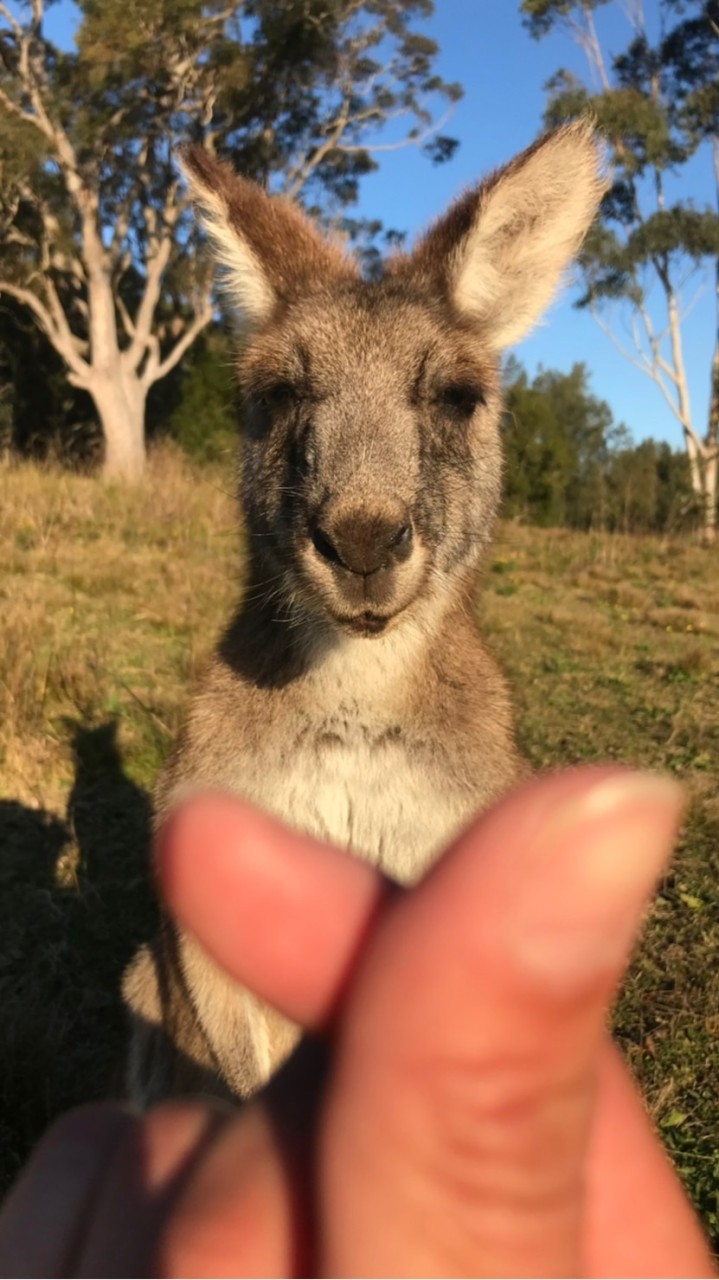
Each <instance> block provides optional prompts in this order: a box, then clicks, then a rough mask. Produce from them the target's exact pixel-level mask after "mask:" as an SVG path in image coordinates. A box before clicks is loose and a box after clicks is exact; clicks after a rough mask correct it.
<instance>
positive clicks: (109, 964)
mask: <svg viewBox="0 0 719 1280" xmlns="http://www.w3.org/2000/svg"><path fill="white" fill-rule="evenodd" d="M69 727H70V729H71V732H72V747H73V753H74V764H75V780H74V783H73V787H72V791H71V794H70V798H69V802H68V810H67V816H66V820H65V821H64V822H63V821H60V820H59V819H58V818H57V817H56V816H54V815H52V814H48V813H45V812H42V811H40V810H36V809H29V808H27V807H26V806H25V805H22V804H20V803H19V802H17V801H13V800H0V1028H1V1031H0V1151H2V1155H1V1156H0V1180H1V1181H0V1189H4V1187H5V1186H6V1185H7V1183H8V1182H9V1181H10V1179H11V1178H12V1177H13V1176H14V1174H15V1173H16V1171H17V1169H18V1168H19V1167H20V1165H21V1164H22V1163H23V1162H24V1160H25V1158H26V1156H27V1153H28V1151H29V1149H30V1147H31V1146H32V1145H33V1143H34V1142H35V1141H36V1139H37V1138H38V1137H39V1135H40V1134H41V1133H42V1131H43V1130H44V1129H45V1127H46V1126H47V1124H48V1123H49V1122H50V1121H51V1120H52V1119H53V1118H54V1117H55V1116H56V1115H57V1114H58V1113H59V1112H61V1111H64V1110H65V1109H66V1108H67V1107H70V1106H72V1105H74V1104H76V1103H79V1102H85V1101H88V1100H89V1099H91V1098H96V1097H101V1096H103V1095H104V1094H107V1093H108V1092H110V1091H112V1090H113V1089H116V1082H117V1073H118V1068H119V1066H120V1064H121V1060H122V1056H123V1053H124V1042H125V1017H124V1012H123V1007H122V1004H121V1001H120V997H119V984H120V976H121V974H122V970H123V968H124V966H125V964H126V962H127V960H128V959H129V958H130V955H131V954H132V951H133V949H134V947H135V945H136V943H137V941H139V940H141V939H144V938H146V937H148V935H149V934H150V933H151V932H152V931H153V928H154V922H155V908H154V904H153V900H152V894H151V891H150V887H149V882H148V877H147V850H148V844H149V838H150V801H149V797H148V796H147V794H146V793H145V792H144V791H143V790H142V789H141V788H140V787H138V786H136V785H135V783H133V782H132V781H131V779H129V778H128V777H127V776H126V774H125V773H124V770H123V766H122V761H121V758H120V753H119V750H118V746H117V726H116V724H115V722H114V721H110V722H108V723H106V724H102V725H99V726H93V727H87V726H83V725H81V724H79V723H73V724H71V725H70V726H69Z"/></svg>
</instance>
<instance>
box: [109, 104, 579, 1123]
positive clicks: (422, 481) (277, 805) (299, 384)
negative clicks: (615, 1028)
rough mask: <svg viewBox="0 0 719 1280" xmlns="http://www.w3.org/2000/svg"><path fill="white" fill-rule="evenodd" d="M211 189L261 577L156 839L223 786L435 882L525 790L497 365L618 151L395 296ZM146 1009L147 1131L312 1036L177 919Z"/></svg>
mask: <svg viewBox="0 0 719 1280" xmlns="http://www.w3.org/2000/svg"><path fill="white" fill-rule="evenodd" d="M185 167H186V171H187V175H188V180H189V182H190V185H191V188H192V193H193V197H194V201H195V204H196V207H197V209H198V211H199V216H200V218H201V221H202V223H203V225H204V228H205V231H206V233H207V235H208V238H209V241H210V244H211V246H212V248H213V250H214V253H215V255H216V258H217V260H218V263H219V266H220V268H221V272H222V284H223V288H224V291H225V295H226V298H227V300H228V303H229V306H230V308H231V310H232V313H233V315H234V318H235V320H236V324H237V330H238V335H239V347H240V354H239V364H238V374H239V380H240V385H241V388H242V391H243V394H244V397H245V413H244V423H245V427H244V433H243V441H242V450H243V451H242V470H241V497H240V502H241V508H242V512H243V515H244V522H245V526H246V535H247V568H246V581H245V586H244V590H243V593H242V598H241V599H240V602H239V605H238V607H237V610H236V613H235V614H234V617H233V618H232V620H231V622H230V623H229V626H228V627H227V630H226V631H225V633H224V635H223V636H222V638H221V640H220V642H219V644H218V646H217V649H216V651H215V654H214V657H213V659H212V661H211V662H210V665H209V669H208V670H207V672H206V675H205V677H204V681H203V683H202V684H201V685H200V688H199V690H198V692H197V693H196V694H195V697H194V700H193V701H192V703H191V706H190V710H189V717H188V720H187V725H186V728H185V730H184V733H183V735H182V737H181V738H180V741H179V743H178V744H177V747H176V749H175V751H174V754H173V755H172V757H171V759H170V761H169V763H168V765H167V767H166V769H165V771H164V773H163V775H162V777H161V779H160V783H159V787H158V790H157V795H156V809H157V819H158V822H161V821H162V819H163V817H164V816H165V815H166V814H167V813H168V811H169V809H170V808H171V807H172V806H173V805H175V804H176V803H177V802H178V800H179V799H180V798H181V797H182V795H183V794H185V793H187V792H188V791H190V790H197V789H198V788H225V789H227V790H229V791H232V792H235V793H237V794H238V795H241V796H244V797H246V798H248V799H250V800H252V801H254V802H255V803H257V804H259V805H261V806H263V807H264V808H265V809H266V810H268V811H269V812H270V813H272V814H275V815H276V816H277V817H278V818H281V819H283V820H284V821H285V822H287V823H288V824H291V825H292V826H293V827H295V828H298V829H300V830H302V831H305V832H310V833H312V834H314V835H316V836H318V837H321V838H322V839H324V840H328V841H332V842H333V843H334V844H337V845H340V846H342V847H344V848H347V849H351V850H352V851H353V852H354V853H356V854H357V855H358V856H360V857H363V858H366V859H368V860H369V861H370V862H371V863H373V864H374V865H375V866H377V867H379V868H381V870H382V871H383V872H385V873H386V874H387V875H388V876H391V877H393V878H394V879H395V880H397V881H398V882H400V883H402V884H411V883H412V882H414V881H416V880H417V878H418V877H420V876H421V875H422V873H423V872H424V871H425V869H426V868H427V867H428V865H429V864H430V863H431V861H432V859H433V858H435V857H436V855H437V854H438V853H439V852H440V851H441V850H442V849H443V848H444V847H445V846H446V845H447V843H448V842H449V840H450V839H451V838H452V836H453V835H454V834H455V833H456V832H458V831H459V830H460V829H461V828H462V827H463V825H465V824H466V823H467V822H468V821H469V820H470V819H471V818H472V817H473V816H474V815H475V814H476V813H478V812H479V811H480V810H482V809H485V808H486V807H487V806H488V805H489V804H491V802H492V801H494V800H495V799H496V798H497V797H498V796H499V795H501V794H502V793H503V792H504V791H506V790H507V789H508V788H509V787H510V786H511V785H512V783H513V782H514V781H515V779H516V778H517V777H518V775H519V774H520V772H521V771H522V769H523V766H522V764H521V761H520V757H519V754H518V751H517V748H516V746H515V741H514V734H513V725H512V713H511V707H510V699H509V696H508V692H507V687H506V685H505V681H504V679H503V677H502V675H501V674H500V672H499V670H498V668H497V667H496V666H495V663H494V661H493V660H492V659H491V658H490V657H489V655H488V654H487V652H486V651H485V649H484V647H483V644H482V641H481V639H480V635H479V632H478V629H477V623H476V620H475V616H474V598H475V589H476V579H477V571H478V566H479V564H480V560H481V557H482V555H483V552H484V551H485V549H486V547H487V545H488V542H489V540H490V537H491V533H492V528H493V524H494V520H495V516H496V513H497V508H498V504H499V500H500V492H501V471H502V460H501V444H500V415H501V386H500V373H499V360H500V354H501V352H502V351H503V349H504V348H506V347H507V346H508V345H510V344H512V343H514V342H516V341H517V340H518V339H519V338H521V337H522V336H523V335H524V334H525V333H526V332H527V330H528V329H529V328H530V327H531V325H532V324H533V323H534V322H535V321H536V320H537V319H538V317H539V316H540V314H541V312H542V311H543V310H544V308H545V307H546V305H547V304H548V303H549V302H550V300H551V297H552V295H553V293H554V291H555V289H556V287H557V285H558V283H559V281H560V278H561V276H562V273H563V271H564V269H565V267H566V266H567V264H568V263H569V261H570V260H571V258H572V257H573V256H574V255H575V254H576V252H577V250H578V248H579V246H580V244H581V241H582V238H583V236H584V233H585V232H586V230H587V227H588V226H589V224H590V222H591V221H592V219H593V217H594V214H595V212H596V209H597V205H598V202H599V200H600V198H601V195H602V192H603V182H602V177H601V172H600V169H601V162H600V155H599V151H598V147H597V144H596V140H595V138H594V135H593V132H592V129H591V127H590V126H589V125H588V124H586V123H581V122H579V123H573V124H570V125H566V126H564V127H562V128H560V129H558V130H557V131H555V132H554V133H551V134H549V135H547V136H545V137H544V138H543V139H541V140H540V141H539V142H537V143H535V144H534V145H533V146H531V147H529V149H528V150H526V151H524V152H523V153H522V154H521V155H519V156H517V157H516V158H515V159H514V160H512V161H511V163H510V164H508V165H507V166H506V167H505V168H503V169H500V170H499V171H498V172H496V173H494V174H492V175H491V176H490V177H488V178H486V179H485V180H484V181H483V182H481V183H480V184H479V185H478V186H477V187H475V188H473V189H472V190H469V191H467V192H466V194H464V195H463V196H461V198H460V199H459V200H458V201H457V203H456V204H454V206H452V207H451V208H450V210H449V211H448V213H447V214H446V215H445V216H444V217H442V218H440V219H439V221H438V222H437V223H436V224H435V225H434V226H433V227H432V228H431V229H430V230H429V231H428V232H427V234H426V235H425V236H424V238H423V239H421V240H420V241H419V243H418V245H417V247H416V248H415V249H414V251H413V252H411V253H408V254H404V253H403V254H398V255H397V256H395V257H393V258H391V259H390V261H389V262H388V263H387V264H386V269H385V272H384V275H383V277H382V278H381V279H380V280H379V281H376V282H372V283H370V282H367V281H365V280H363V279H362V278H361V276H360V273H359V270H358V267H357V265H356V264H355V262H353V260H352V259H351V258H350V257H349V256H347V255H346V254H345V252H344V251H343V250H342V249H341V248H340V247H339V246H338V245H337V244H335V243H332V242H330V241H329V240H327V239H326V238H324V237H323V236H322V235H321V233H320V232H319V230H318V229H317V228H316V227H315V226H314V225H313V224H312V223H311V222H310V221H309V219H308V218H307V217H306V216H305V214H304V213H302V212H301V211H300V210H299V209H298V208H296V207H295V206H293V205H292V204H290V203H289V202H287V201H285V200H283V199H280V198H272V197H269V196H267V195H266V194H265V193H264V192H263V191H262V190H261V189H260V188H259V187H258V186H256V185H254V184H253V183H251V182H248V181H246V180H244V179H242V178H240V177H238V176H237V175H235V174H234V173H233V172H232V170H231V169H230V168H228V167H227V166H226V165H225V164H222V163H220V162H219V161H217V160H215V159H214V158H212V157H211V156H209V155H208V154H207V153H206V152H205V151H203V150H201V149H197V148H195V149H191V150H190V151H189V152H188V153H187V155H186V157H185ZM267 928H268V929H271V928H272V921H271V920H268V921H267ZM124 995H125V998H126V1001H127V1003H128V1005H129V1007H130V1009H131V1011H132V1014H133V1020H134V1032H133V1038H132V1043H131V1050H130V1059H129V1066H128V1091H129V1094H130V1096H131V1098H132V1100H133V1101H134V1102H135V1103H137V1104H138V1105H149V1104H150V1103H152V1102H154V1101H157V1100H159V1099H161V1098H164V1097H167V1096H169V1095H172V1094H177V1093H181V1092H188V1091H196V1090H204V1091H205V1092H210V1093H215V1094H218V1095H220V1096H225V1097H234V1098H246V1097H247V1096H249V1095H251V1094H252V1093H253V1092H254V1091H255V1090H256V1089H257V1088H258V1087H259V1086H260V1085H261V1084H263V1083H264V1082H265V1081H266V1080H267V1078H268V1077H269V1075H270V1074H271V1073H272V1072H273V1071H274V1069H275V1068H276V1067H277V1066H278V1064H279V1063H280V1062H281V1061H282V1060H283V1059H284V1057H285V1056H286V1055H287V1053H288V1052H289V1051H290V1049H291V1047H292V1045H293V1043H294V1041H295V1038H296V1035H297V1033H296V1031H295V1029H294V1028H293V1027H292V1026H291V1025H290V1024H289V1023H287V1022H285V1021H284V1020H283V1019H282V1018H280V1017H279V1015H277V1014H275V1013H274V1012H273V1011H271V1010H270V1009H268V1008H267V1007H266V1006H264V1005H263V1004H262V1003H261V1002H260V1001H258V1000H256V999H255V998H254V997H253V996H252V995H251V994H250V993H249V992H247V991H244V990H242V989H241V988H240V987H238V986H236V985H235V984H234V983H232V982H231V981H230V980H229V979H228V978H227V977H226V976H225V975H224V974H223V973H222V972H220V971H219V970H218V969H217V967H216V966H215V964H214V962H212V961H211V960H210V958H209V957H208V956H207V955H206V954H205V953H204V952H203V951H202V950H201V948H200V947H199V945H198V944H197V943H196V942H195V941H194V939H192V938H191V937H189V936H187V935H186V934H184V933H183V932H182V931H181V930H179V929H178V928H177V927H175V926H174V925H173V924H172V923H171V922H170V921H166V922H165V924H164V927H163V930H162V934H161V937H160V938H159V939H158V940H157V941H156V942H155V943H154V944H152V945H151V946H146V947H143V948H142V949H141V950H140V951H139V953H138V954H137V955H136V957H135V959H134V960H133V962H132V963H131V965H130V967H129V969H128V971H127V972H126V975H125V979H124Z"/></svg>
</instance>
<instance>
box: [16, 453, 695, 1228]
mask: <svg viewBox="0 0 719 1280" xmlns="http://www.w3.org/2000/svg"><path fill="white" fill-rule="evenodd" d="M231 488H232V480H231V477H230V476H228V475H226V474H222V473H220V472H219V471H217V472H213V471H205V472H203V473H202V474H197V473H193V472H191V471H190V469H189V468H188V466H187V464H186V463H184V462H183V461H182V459H181V458H179V457H178V456H177V455H176V454H173V453H168V452H164V453H162V454H160V455H157V456H156V457H155V458H154V459H153V462H152V465H151V467H150V469H149V473H148V476H147V479H146V481H145V483H144V484H143V485H142V486H141V487H140V488H139V489H137V490H136V491H134V492H131V493H129V492H126V491H125V490H123V489H120V488H108V487H105V486H102V485H101V484H99V483H98V482H97V481H95V480H92V479H88V478H83V477H76V476H69V475H65V474H61V473H58V472H52V471H44V472H43V471H39V470H37V469H35V468H31V467H16V468H12V469H9V470H4V471H1V472H0V490H1V491H2V503H1V504H0V557H1V559H0V563H1V564H2V569H1V570H0V617H1V618H2V644H0V796H2V799H0V839H1V840H2V845H3V853H2V858H1V859H0V998H1V999H2V1007H3V1044H2V1055H1V1057H0V1063H1V1066H0V1096H1V1098H2V1117H1V1118H0V1141H2V1145H3V1149H4V1151H5V1152H6V1158H5V1161H4V1167H3V1175H4V1177H5V1178H7V1177H8V1176H10V1175H11V1174H12V1173H13V1172H14V1170H15V1169H16V1168H17V1166H18V1164H19V1163H20V1162H21V1161H22V1159H23V1158H24V1156H25V1154H26V1152H27V1149H28V1146H29V1144H30V1143H31V1142H32V1141H33V1140H34V1139H35V1137H36V1135H37V1134H38V1132H39V1131H40V1130H41V1129H42V1128H43V1127H44V1125H45V1124H46V1123H47V1120H48V1119H49V1118H50V1117H51V1116H52V1115H54V1114H56V1112H57V1111H58V1110H60V1109H62V1108H63V1107H65V1106H67V1105H69V1104H70V1103H72V1102H74V1101H77V1100H80V1099H84V1098H87V1097H89V1096H92V1095H95V1094H98V1093H101V1092H102V1091H103V1090H104V1089H105V1088H106V1087H107V1085H108V1081H109V1080H110V1079H111V1075H112V1068H113V1064H114V1063H115V1062H116V1060H117V1057H118V1046H119V1044H120V1043H121V1038H122V1015H121V1010H120V1008H119V1004H118V1000H117V995H116V992H117V981H118V976H119V972H120V970H121V968H122V965H123V963H124V961H125V959H126V957H127V956H128V954H129V953H130V951H131V949H132V946H133V945H134V943H135V941H136V939H137V938H139V937H141V936H143V935H145V934H146V933H147V932H148V930H149V929H150V928H151V926H152V921H153V907H152V904H151V902H150V900H149V897H148V893H147V888H146V884H145V879H144V857H145V847H146V842H147V830H148V818H149V808H148V799H147V794H148V790H149V788H150V787H151V785H152V782H153V780H154V777H155V775H156V772H157V769H158V766H159V764H160V762H161V760H162V758H163V757H164V755H165V752H166V751H167V749H168V746H169V744H170V742H171V740H172V737H173V735H174V733H175V731H176V728H177V726H178V723H179V720H180V718H181V715H182V709H183V706H184V704H185V700H186V696H187V686H188V683H189V682H190V681H191V679H192V677H193V675H194V673H195V671H196V668H197V666H198V663H199V662H200V661H201V659H202V655H203V654H204V653H205V652H206V651H207V649H208V647H209V645H210V644H211V642H212V639H213V637H214V635H215V634H216V632H217V629H218V627H219V625H220V623H221V621H222V619H223V618H224V617H225V615H226V612H227V608H228V604H229V601H230V600H231V597H232V594H233V586H232V584H233V581H234V579H235V576H236V572H237V569H238V567H239V557H238V550H237V539H236V537H235V534H234V530H233V513H232V503H231V496H230V491H231ZM480 607H481V611H482V615H483V618H484V620H485V625H486V629H487V632H488V634H489V636H490V637H491V641H492V644H493V648H494V650H495V652H496V653H497V655H498V656H499V658H500V659H501V661H502V662H503V663H504V665H505V667H506V668H507V670H508V672H509V674H510V676H511V677H512V679H513V682H514V685H515V689H516V695H517V702H518V707H519V711H520V722H521V732H522V739H523V744H524V746H525V749H526V751H527V753H528V754H529V756H530V758H531V759H532V761H533V762H534V764H535V765H536V766H538V767H547V766H555V765H557V764H561V763H567V762H576V761H579V760H594V759H623V760H627V761H631V762H633V763H638V764H643V765H647V766H650V767H654V768H665V769H670V770H671V771H672V772H674V773H675V774H677V775H679V776H680V777H681V778H682V779H683V780H684V781H685V783H686V785H687V788H688V791H689V795H690V798H691V808H690V814H689V818H688V821H687V824H686V828H685V833H684V836H683V840H682V846H681V850H680V854H679V857H678V859H677V862H676V864H675V867H674V870H673V872H672V874H671V875H670V877H669V878H668V879H667V881H666V883H665V884H664V886H663V887H662V891H661V894H660V896H659V899H658V901H657V904H656V906H655V907H654V908H653V910H652V913H651V917H650V920H649V924H648V929H647V934H646V937H645V941H644V943H643V946H642V949H641V952H640V954H639V956H638V957H637V960H636V962H635V964H634V967H633V969H632V973H631V975H630V978H629V980H628V982H627V985H626V988H625V991H624V993H623V995H622V997H621V999H620V1001H619V1005H618V1008H617V1014H616V1029H617V1034H618V1036H619V1038H620V1040H621V1042H622V1043H623V1045H624V1047H625V1049H626V1051H627V1053H628V1055H629V1057H630V1059H631V1061H632V1064H633V1066H634V1068H635V1069H636V1071H637V1073H638V1075H639V1076H640V1078H641V1080H642V1083H643V1085H644V1087H645V1090H646V1092H647V1095H648V1098H649V1102H650V1106H651V1107H652V1110H653V1113H654V1115H655V1118H656V1120H657V1123H658V1124H659V1125H660V1126H661V1128H662V1129H663V1131H664V1134H665V1137H666V1140H667V1143H668V1145H669V1146H670V1149H671V1151H672V1153H673V1155H674V1157H675V1159H676V1161H677V1164H678V1166H679V1168H680V1169H681V1171H682V1173H683V1175H684V1177H685V1179H686V1181H687V1184H688V1186H689V1188H690V1190H691V1192H692V1194H693V1196H694V1197H695V1199H696V1201H697V1203H698V1204H699V1206H700V1209H701V1211H702V1214H703V1216H704V1218H705V1221H706V1222H707V1224H708V1226H709V1227H710V1229H712V1231H714V1232H716V1231H717V1222H718V1213H717V1191H718V1189H719V1155H717V1153H716V1150H715V1145H716V1144H715V1134H716V1131H717V1122H718V1121H719V1085H718V1084H717V1081H719V963H718V961H719V838H718V837H719V796H718V795H717V784H716V780H717V776H718V774H719V698H718V697H717V692H718V691H719V690H718V686H719V644H718V643H717V634H718V633H719V574H718V573H717V572H716V556H715V555H708V554H706V553H703V552H701V551H700V550H699V549H698V548H696V547H694V546H693V545H691V544H689V543H685V542H659V541H656V540H650V539H646V540H644V539H642V540H640V539H625V538H620V537H607V536H601V537H600V536H597V537H594V536H591V535H588V536H584V535H575V534H569V533H566V532H563V531H541V530H535V529H521V528H517V527H514V526H508V527H505V528H504V529H503V531H502V535H501V541H500V544H499V546H498V549H497V551H496V553H495V555H494V557H493V559H492V561H491V563H490V565H489V566H488V570H487V574H486V582H485V591H484V595H483V597H482V603H481V606H480Z"/></svg>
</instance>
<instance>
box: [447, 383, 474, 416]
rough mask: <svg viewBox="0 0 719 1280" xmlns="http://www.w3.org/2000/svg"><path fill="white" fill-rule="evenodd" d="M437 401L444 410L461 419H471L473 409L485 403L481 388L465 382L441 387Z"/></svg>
mask: <svg viewBox="0 0 719 1280" xmlns="http://www.w3.org/2000/svg"><path fill="white" fill-rule="evenodd" d="M439 401H440V404H442V405H444V407H445V408H446V409H449V410H451V412H452V413H455V414H457V415H458V416H459V417H462V418H471V416H472V414H473V413H474V411H475V409H477V408H479V406H480V405H481V404H484V403H485V399H484V392H483V391H482V388H481V387H477V386H474V385H473V384H471V383H466V382H457V383H450V385H449V386H447V387H443V388H442V391H441V392H440V394H439Z"/></svg>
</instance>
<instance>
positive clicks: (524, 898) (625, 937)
mask: <svg viewBox="0 0 719 1280" xmlns="http://www.w3.org/2000/svg"><path fill="white" fill-rule="evenodd" d="M682 807H683V800H682V789H681V787H680V786H679V784H678V783H677V782H675V781H674V779H672V778H668V777H665V776H659V775H656V774H651V773H632V772H629V771H628V772H626V773H617V774H614V775H613V776H611V777H609V778H604V779H602V780H601V781H598V782H597V783H595V784H594V786H590V787H589V788H588V789H587V790H585V791H583V792H581V793H580V794H579V795H575V796H572V797H571V798H569V799H567V800H566V801H565V802H564V803H563V804H561V805H559V806H558V807H557V808H555V809H554V810H553V811H552V813H551V815H549V816H548V818H547V819H546V820H545V822H543V824H542V827H541V829H540V830H539V831H538V832H537V837H536V841H537V843H536V853H535V857H533V859H532V863H533V866H534V867H535V868H536V871H537V874H538V875H542V872H544V877H545V881H544V884H543V885H539V886H538V884H537V880H536V879H535V877H534V876H531V877H528V880H527V883H526V893H525V892H522V893H521V894H520V895H518V899H517V901H516V904H515V906H516V914H515V911H514V910H513V911H512V916H513V921H512V928H513V932H514V931H515V930H516V933H515V937H516V939H517V952H518V955H517V958H518V959H519V960H520V961H521V963H523V964H526V965H528V966H529V967H530V968H531V969H532V971H533V972H534V973H536V974H537V975H538V976H539V975H542V976H544V977H546V978H549V977H552V978H554V979H556V980H558V981H560V982H561V983H567V984H569V985H570V986H576V985H577V984H578V983H581V981H582V980H583V979H587V978H589V977H592V976H595V975H599V974H601V973H602V972H604V971H606V970H612V971H617V972H621V969H622V967H623V964H624V963H625V962H626V959H627V957H628V955H629V952H630V950H631V946H632V942H633V940H634V937H635V935H636V933H637V931H638V928H639V924H640V921H641V917H642V913H643V910H644V908H645V906H646V904H647V901H648V900H649V898H650V896H651V894H652V892H653V890H654V888H655V886H656V884H657V881H658V879H659V877H660V876H661V873H662V871H663V869H664V867H665V866H666V863H667V861H668V859H669V856H670V853H671V850H672V846H673V843H674V838H675V836H676V831H677V827H678V824H679V819H680V816H681V812H682ZM518 917H519V919H518Z"/></svg>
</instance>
